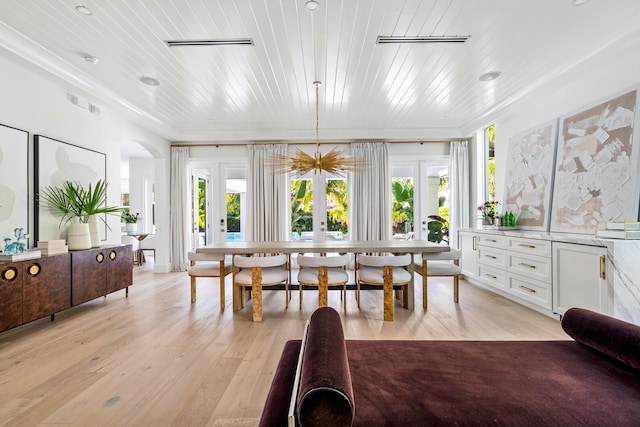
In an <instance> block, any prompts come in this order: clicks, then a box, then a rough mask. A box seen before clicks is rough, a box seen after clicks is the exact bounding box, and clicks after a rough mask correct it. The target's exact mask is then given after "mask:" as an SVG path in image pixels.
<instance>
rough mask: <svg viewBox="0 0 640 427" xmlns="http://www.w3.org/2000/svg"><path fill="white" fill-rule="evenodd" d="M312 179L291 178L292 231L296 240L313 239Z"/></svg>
mask: <svg viewBox="0 0 640 427" xmlns="http://www.w3.org/2000/svg"><path fill="white" fill-rule="evenodd" d="M312 184H313V183H312V180H311V179H292V180H291V233H292V235H293V239H295V240H313V189H312Z"/></svg>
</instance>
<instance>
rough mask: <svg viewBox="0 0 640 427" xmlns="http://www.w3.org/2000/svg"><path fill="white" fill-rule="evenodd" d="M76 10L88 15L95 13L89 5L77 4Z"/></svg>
mask: <svg viewBox="0 0 640 427" xmlns="http://www.w3.org/2000/svg"><path fill="white" fill-rule="evenodd" d="M76 11H77V12H79V13H81V14H83V15H87V16H91V15H93V11H92V10H91V9H89V8H88V7H87V6H76Z"/></svg>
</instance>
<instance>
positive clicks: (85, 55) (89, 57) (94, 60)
mask: <svg viewBox="0 0 640 427" xmlns="http://www.w3.org/2000/svg"><path fill="white" fill-rule="evenodd" d="M80 56H82V59H84V60H85V62H88V63H89V64H93V65H96V64H97V63H98V58H96V57H95V56H93V55H89V54H88V53H83V54H81V55H80Z"/></svg>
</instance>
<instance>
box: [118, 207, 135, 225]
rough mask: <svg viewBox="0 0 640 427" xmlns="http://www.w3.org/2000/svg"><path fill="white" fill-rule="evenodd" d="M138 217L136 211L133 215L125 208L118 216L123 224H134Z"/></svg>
mask: <svg viewBox="0 0 640 427" xmlns="http://www.w3.org/2000/svg"><path fill="white" fill-rule="evenodd" d="M139 217H140V214H139V213H137V212H136V214H135V215H133V214H132V213H131V212H130V211H129V209H125V210H124V211H122V215H121V216H120V218H121V219H122V222H124V223H125V224H136V223H137V222H138V218H139Z"/></svg>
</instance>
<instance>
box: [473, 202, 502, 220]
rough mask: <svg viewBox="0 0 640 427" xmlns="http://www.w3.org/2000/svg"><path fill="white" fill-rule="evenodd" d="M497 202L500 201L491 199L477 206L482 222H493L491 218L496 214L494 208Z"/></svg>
mask: <svg viewBox="0 0 640 427" xmlns="http://www.w3.org/2000/svg"><path fill="white" fill-rule="evenodd" d="M499 204H500V202H498V201H497V200H494V199H491V200H487V201H486V202H484V203H483V204H481V205H480V206H478V211H479V212H480V215H481V217H482V223H483V224H493V220H494V219H495V217H496V216H497V214H498V213H497V211H496V209H497V207H498V205H499Z"/></svg>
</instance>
